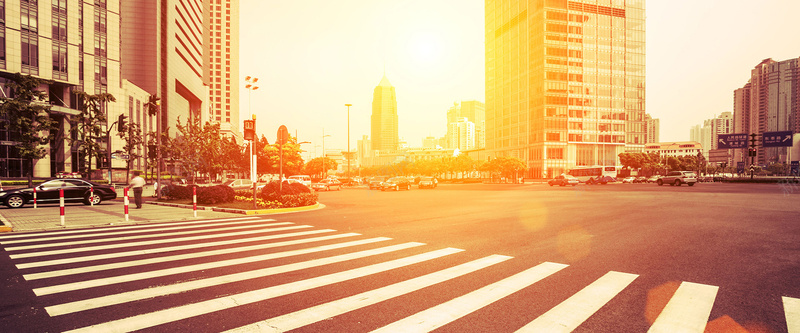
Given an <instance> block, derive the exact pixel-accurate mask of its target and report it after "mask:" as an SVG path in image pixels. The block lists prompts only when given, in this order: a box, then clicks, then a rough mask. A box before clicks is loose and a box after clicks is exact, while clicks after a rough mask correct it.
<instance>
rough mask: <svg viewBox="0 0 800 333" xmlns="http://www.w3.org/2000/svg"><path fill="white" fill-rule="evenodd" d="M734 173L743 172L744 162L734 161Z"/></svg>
mask: <svg viewBox="0 0 800 333" xmlns="http://www.w3.org/2000/svg"><path fill="white" fill-rule="evenodd" d="M736 173H744V162H737V163H736Z"/></svg>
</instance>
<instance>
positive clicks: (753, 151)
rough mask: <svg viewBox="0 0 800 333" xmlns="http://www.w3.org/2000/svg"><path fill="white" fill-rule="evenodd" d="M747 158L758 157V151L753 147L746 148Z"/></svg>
mask: <svg viewBox="0 0 800 333" xmlns="http://www.w3.org/2000/svg"><path fill="white" fill-rule="evenodd" d="M747 153H748V154H747V156H758V151H757V150H756V148H755V147H750V148H747Z"/></svg>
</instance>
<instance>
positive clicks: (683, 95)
mask: <svg viewBox="0 0 800 333" xmlns="http://www.w3.org/2000/svg"><path fill="white" fill-rule="evenodd" d="M798 12H800V1H793V0H761V1H752V0H670V1H664V0H651V1H648V2H647V112H648V113H650V114H651V115H652V116H653V117H656V118H659V119H661V141H682V140H688V139H689V134H688V133H689V128H690V127H691V126H693V125H696V124H699V123H701V122H702V121H703V120H704V119H708V118H712V117H714V116H715V115H717V114H719V113H721V112H724V111H733V90H734V89H736V88H740V87H742V86H743V85H744V84H745V83H746V82H747V80H748V78H749V76H750V70H751V69H752V68H753V67H754V66H755V65H757V64H758V63H759V62H760V61H761V60H763V59H765V58H773V59H775V60H787V59H790V58H797V57H800V43H797V37H796V36H793V35H794V34H796V33H797V31H798V27H800V20H798V18H797V16H796V15H797V13H798ZM241 13H242V14H241V18H240V25H241V30H242V31H241V54H240V61H241V63H240V70H241V77H242V79H244V77H245V76H247V75H249V76H255V77H258V78H259V83H260V87H259V89H258V90H256V91H255V92H253V93H252V95H251V99H252V109H251V110H252V113H255V114H257V116H258V118H257V119H258V120H257V130H258V133H259V136H260V135H261V134H262V133H263V134H265V135H266V136H267V138H268V139H269V140H270V142H273V141H274V140H275V136H276V132H277V129H278V126H280V125H286V126H287V128H289V131H290V132H291V133H292V135H294V134H295V131H296V133H297V134H298V136H299V139H300V141H311V142H312V144H310V145H304V149H306V150H308V151H310V152H312V154H313V151H314V148H315V147H314V146H316V145H319V146H320V147H317V148H316V149H317V155H320V154H321V152H322V147H321V146H322V132H323V128H324V131H325V134H326V135H327V134H330V135H331V137H328V138H326V139H325V148H326V149H347V107H345V104H346V103H350V104H353V106H352V107H351V108H350V146H351V150H355V149H356V140H358V139H360V138H361V136H362V135H368V134H369V133H370V115H371V112H372V109H371V108H372V92H373V89H374V88H375V86H377V85H378V83H379V82H380V80H381V78H382V76H383V73H384V65H385V71H386V77H387V78H388V79H389V81H390V82H391V83H392V85H393V86H394V87H395V90H396V92H397V107H398V115H399V122H400V123H399V131H400V137H401V138H403V139H405V140H406V141H407V142H408V143H409V144H410V145H411V146H414V147H418V146H421V145H422V139H423V138H424V137H425V136H428V135H433V136H436V137H440V136H442V135H444V133H445V132H446V124H445V120H446V111H447V109H449V108H450V107H451V106H452V105H453V102H455V101H461V100H480V101H482V102H485V99H486V98H485V94H484V85H485V82H484V77H485V75H484V36H483V33H484V32H483V29H484V1H483V0H403V1H396V0H336V1H330V0H291V1H286V0H243V1H242V2H241ZM241 94H242V95H241V96H242V102H241V104H240V105H241V110H242V112H241V117H240V118H241V119H247V118H249V113H251V112H249V111H248V96H247V94H248V91H247V90H246V89H244V82H242V89H241Z"/></svg>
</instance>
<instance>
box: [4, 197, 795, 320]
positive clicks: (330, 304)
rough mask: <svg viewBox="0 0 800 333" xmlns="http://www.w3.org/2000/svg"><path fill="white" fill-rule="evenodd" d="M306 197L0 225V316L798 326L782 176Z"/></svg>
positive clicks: (791, 229)
mask: <svg viewBox="0 0 800 333" xmlns="http://www.w3.org/2000/svg"><path fill="white" fill-rule="evenodd" d="M319 201H320V203H322V204H324V205H325V206H326V208H324V209H319V210H314V211H308V212H301V213H293V214H282V215H272V216H264V215H262V216H241V217H230V218H216V219H211V220H202V221H178V222H168V223H154V224H142V225H134V226H111V227H105V228H94V229H73V230H66V231H53V232H40V233H8V234H3V235H0V247H2V248H3V250H2V251H3V252H0V277H2V281H3V283H2V285H1V286H0V288H2V290H3V292H2V294H3V297H1V298H0V311H2V312H0V331H9V332H10V331H13V332H17V331H21V332H24V331H31V332H34V331H35V332H41V331H69V330H73V329H85V330H86V331H97V332H108V331H115V330H117V331H132V330H150V331H159V332H166V331H170V332H172V331H195V332H205V331H224V330H230V329H236V328H241V329H242V331H246V330H253V331H259V330H260V331H287V330H292V329H296V330H297V331H303V332H368V331H373V330H378V329H382V331H386V332H409V331H430V330H433V329H438V330H439V331H444V332H515V331H518V330H520V329H523V331H530V332H564V331H575V332H646V331H648V330H651V331H654V332H703V331H704V329H706V330H707V331H712V332H723V331H735V329H737V328H744V329H747V330H748V331H750V332H800V290H798V288H797V286H798V285H800V274H798V272H800V256H798V253H800V252H798V251H800V242H798V239H800V222H798V218H797V217H798V216H800V205H798V203H800V186H798V185H792V184H728V183H700V184H697V185H696V186H693V187H689V186H680V187H674V186H657V185H655V184H609V185H595V186H587V185H583V184H581V185H579V186H576V187H571V186H567V187H559V186H555V187H550V186H547V185H545V184H524V185H513V184H440V186H439V187H438V188H436V189H432V190H431V189H426V190H421V189H417V188H416V187H414V188H412V189H411V190H410V191H400V192H381V191H378V190H368V189H366V188H345V189H343V190H341V191H332V192H321V193H320V195H319ZM12 222H13V221H12ZM787 322H788V324H787ZM706 323H708V325H706Z"/></svg>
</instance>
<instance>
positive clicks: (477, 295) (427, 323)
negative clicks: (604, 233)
mask: <svg viewBox="0 0 800 333" xmlns="http://www.w3.org/2000/svg"><path fill="white" fill-rule="evenodd" d="M565 267H567V265H564V264H556V263H552V262H544V263H541V264H539V265H537V266H534V267H531V268H529V269H527V270H525V271H522V272H520V273H517V274H515V275H513V276H511V277H508V278H505V279H503V280H500V281H498V282H495V283H492V284H490V285H488V286H486V287H483V288H481V289H478V290H475V291H473V292H471V293H469V294H466V295H464V296H461V297H458V298H455V299H453V300H450V301H448V302H445V303H442V304H439V305H437V306H434V307H432V308H430V309H427V310H424V311H422V312H419V313H416V314H414V315H412V316H409V317H406V318H404V319H401V320H399V321H396V322H394V323H391V324H389V325H386V326H384V327H381V328H379V329H377V330H375V331H373V332H428V331H432V330H434V329H436V328H438V327H441V326H444V325H445V324H447V323H450V322H452V321H454V320H456V319H458V318H461V317H463V316H465V315H467V314H469V313H472V312H474V311H476V310H478V309H480V308H482V307H484V306H486V305H489V304H491V303H493V302H495V301H497V300H499V299H501V298H503V297H506V296H508V295H511V294H513V293H515V292H517V291H519V290H521V289H523V288H525V287H527V286H530V285H532V284H534V283H536V282H538V281H540V280H542V279H544V278H546V277H548V276H550V275H552V274H553V273H556V272H558V271H560V270H562V269H564V268H565Z"/></svg>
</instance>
